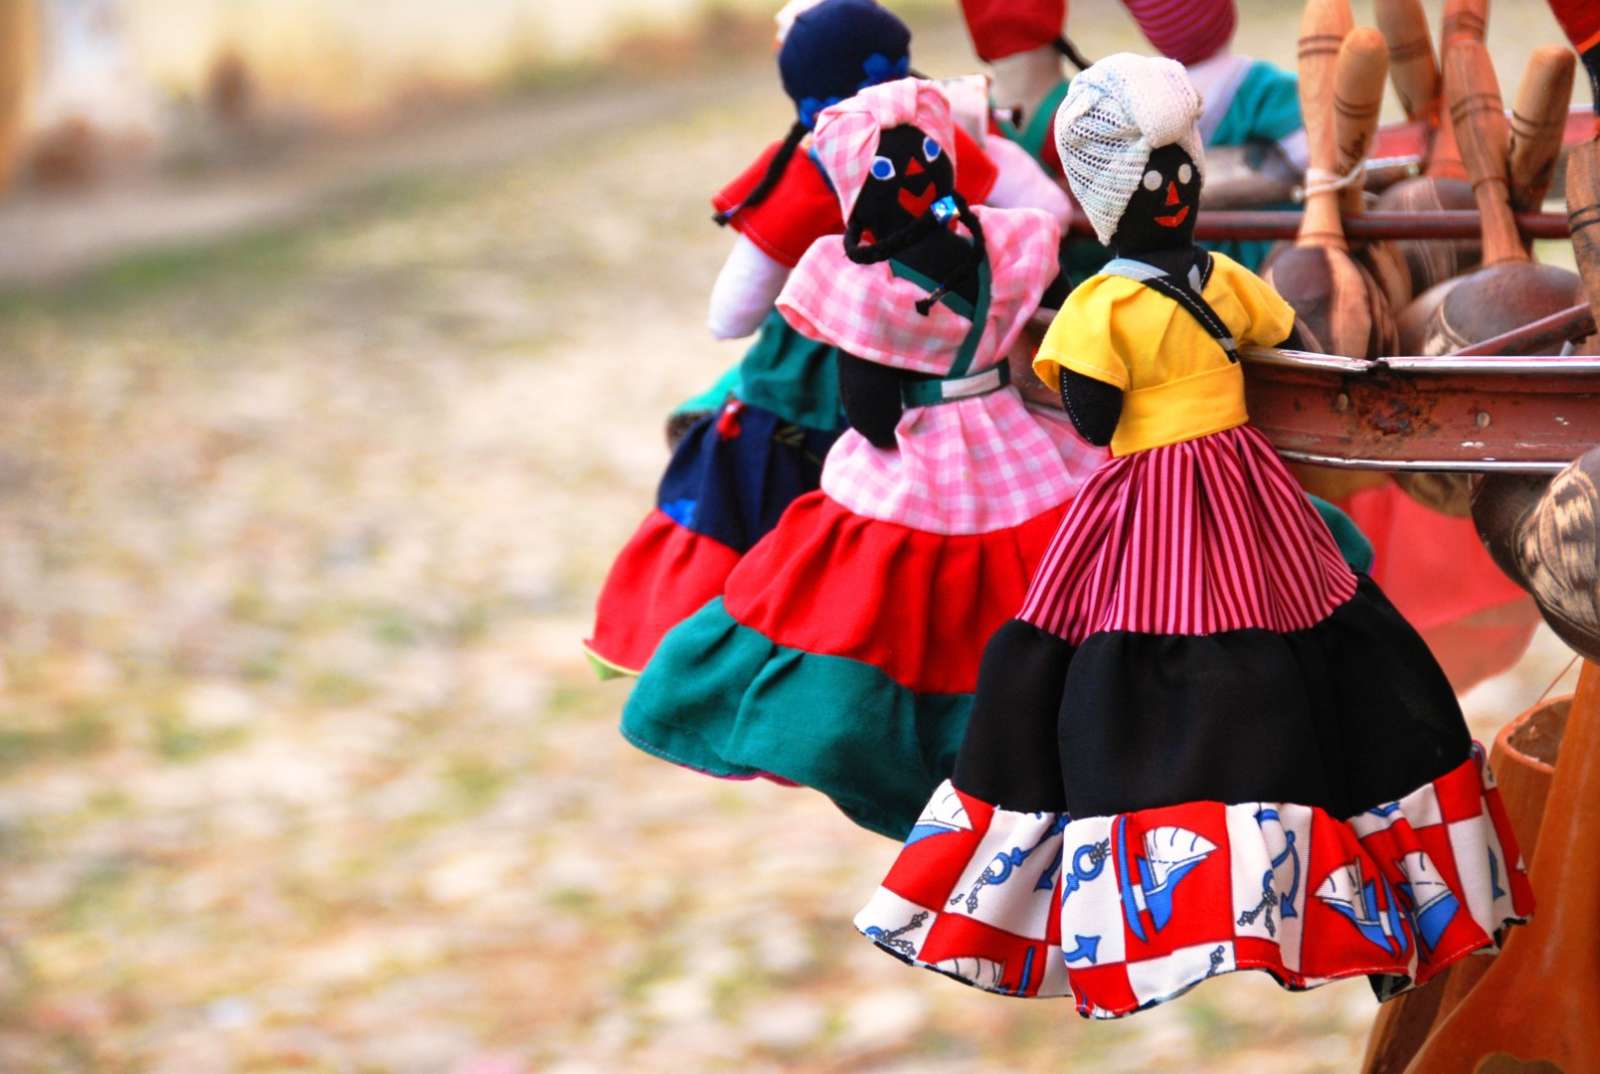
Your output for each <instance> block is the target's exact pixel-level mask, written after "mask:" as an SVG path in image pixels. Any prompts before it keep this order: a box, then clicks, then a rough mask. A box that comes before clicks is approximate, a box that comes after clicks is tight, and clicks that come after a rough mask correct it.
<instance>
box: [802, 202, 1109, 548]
mask: <svg viewBox="0 0 1600 1074" xmlns="http://www.w3.org/2000/svg"><path fill="white" fill-rule="evenodd" d="M973 212H974V213H976V214H977V215H978V219H979V221H980V222H981V223H982V224H983V233H984V240H985V245H986V247H987V250H988V255H989V264H990V266H991V273H992V276H991V284H990V296H989V309H988V317H987V321H986V324H985V326H984V331H983V334H982V336H981V338H980V339H979V341H978V346H977V351H976V353H975V355H974V357H973V361H972V365H971V368H970V369H969V371H968V372H969V374H976V373H980V372H982V371H983V370H985V369H989V368H992V367H994V366H996V365H999V364H1000V363H1001V362H1003V361H1005V355H1006V352H1007V351H1008V350H1009V348H1010V347H1011V345H1012V343H1013V342H1014V341H1015V339H1016V337H1017V334H1018V333H1019V332H1020V331H1021V330H1022V327H1023V325H1024V324H1025V323H1026V321H1027V320H1028V318H1029V317H1030V316H1031V315H1032V314H1033V312H1034V310H1035V308H1037V306H1038V304H1039V296H1040V295H1041V294H1043V293H1044V289H1045V287H1046V286H1047V285H1048V284H1049V282H1050V280H1051V279H1053V278H1054V276H1055V274H1056V270H1057V239H1058V231H1057V227H1056V222H1055V220H1054V219H1052V218H1051V217H1050V216H1049V215H1048V214H1047V213H1044V212H1041V211H1040V210H1037V209H991V208H987V207H985V206H976V207H974V209H973ZM926 294H927V292H926V291H925V290H924V289H923V287H922V286H920V285H919V284H917V283H914V282H912V281H911V280H908V279H902V278H900V277H898V276H896V275H895V274H894V272H893V270H892V269H891V268H890V265H889V264H888V263H887V262H883V263H879V264H874V265H859V264H856V263H855V262H854V261H851V260H850V259H849V258H848V257H847V256H846V255H845V252H844V242H843V239H842V238H840V237H839V236H829V237H827V238H824V239H819V240H818V241H817V242H815V243H813V244H812V246H811V248H810V249H809V250H807V251H806V254H805V256H804V257H803V258H801V260H800V264H799V265H798V266H796V267H795V270H794V272H793V273H792V274H791V275H790V277H789V281H788V283H787V284H786V285H785V287H784V289H783V292H782V294H780V295H779V296H778V303H777V305H778V309H779V311H781V312H782V314H783V316H784V317H785V318H786V319H787V320H788V322H789V323H790V324H791V325H793V326H794V327H795V329H796V330H797V331H799V332H801V333H803V334H805V335H807V336H809V337H810V338H812V339H820V340H823V341H825V342H828V343H831V344H833V345H834V346H836V347H839V348H840V349H841V350H844V351H846V352H848V353H850V354H853V355H856V356H857V357H860V358H864V359H866V360H867V361H871V362H878V363H881V364H883V365H888V366H893V367H895V368H897V369H909V370H912V371H915V372H918V373H930V374H934V375H936V376H943V375H946V374H948V373H949V372H950V368H951V365H952V363H953V362H954V360H955V357H956V353H957V351H958V350H959V349H960V347H961V344H962V341H963V340H964V339H965V338H966V336H967V333H968V330H969V328H970V327H971V322H969V321H968V320H967V319H966V318H965V317H963V316H961V315H960V314H959V313H957V312H955V311H954V310H952V309H949V308H948V307H946V306H945V305H943V304H936V305H935V306H934V307H933V308H932V310H931V311H930V312H929V313H928V315H927V316H926V317H924V316H922V315H921V314H919V313H918V312H917V311H916V308H915V306H914V303H915V302H916V301H917V300H918V299H920V298H923V297H925V295H926ZM895 440H896V441H897V443H898V446H897V447H896V448H892V449H881V448H875V447H873V446H872V444H871V443H869V442H868V441H867V439H866V438H865V437H864V436H862V435H861V434H860V433H858V432H856V431H854V430H847V431H846V432H845V433H844V435H843V436H841V437H840V438H839V440H838V441H837V442H835V444H834V446H833V449H832V450H831V451H830V452H829V453H828V458H827V461H826V463H825V464H824V466H823V470H822V491H823V492H825V493H826V494H827V495H828V496H829V497H831V498H832V499H833V500H835V501H836V502H838V503H839V504H840V505H841V506H843V507H844V508H846V509H847V510H849V511H851V512H852V513H854V514H858V515H862V516H865V517H868V518H874V519H880V520H882V521H884V522H896V523H900V524H902V525H906V526H910V527H913V528H915V529H919V530H925V531H928V532H932V533H945V534H970V533H988V532H991V531H993V530H998V529H1005V528H1009V527H1012V526H1016V525H1019V524H1021V523H1023V522H1025V521H1027V520H1028V519H1030V518H1033V517H1035V516H1037V515H1039V514H1040V513H1042V512H1044V511H1048V510H1051V509H1053V508H1056V507H1059V506H1060V505H1061V504H1063V503H1064V502H1066V501H1067V500H1068V499H1070V498H1071V497H1072V496H1073V494H1074V493H1075V492H1076V491H1077V489H1078V488H1079V486H1080V485H1082V483H1083V482H1084V480H1085V479H1087V477H1088V476H1089V475H1090V474H1091V473H1093V472H1094V470H1095V469H1096V468H1097V467H1098V466H1099V465H1100V464H1101V462H1103V461H1104V460H1105V452H1104V451H1103V450H1101V449H1099V448H1095V447H1092V446H1090V445H1089V444H1088V443H1086V442H1085V441H1084V440H1082V439H1081V438H1080V437H1079V436H1078V435H1077V433H1076V432H1075V431H1074V430H1073V429H1072V427H1071V425H1070V423H1069V422H1068V421H1067V419H1066V417H1065V415H1059V416H1058V415H1055V414H1054V413H1049V412H1041V411H1035V410H1033V409H1031V408H1030V407H1028V405H1027V404H1026V403H1024V402H1023V400H1022V396H1021V395H1019V394H1018V393H1017V390H1016V389H1015V388H1013V387H1010V386H1007V387H1004V388H1001V389H1000V390H998V391H992V392H989V393H988V394H986V395H979V396H974V397H972V398H966V399H959V400H955V401H948V402H942V403H938V404H935V405H932V406H922V407H912V408H908V409H907V410H906V411H905V413H904V414H902V415H901V418H900V424H899V425H898V426H897V427H896V429H895Z"/></svg>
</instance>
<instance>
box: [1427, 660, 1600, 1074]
mask: <svg viewBox="0 0 1600 1074" xmlns="http://www.w3.org/2000/svg"><path fill="white" fill-rule="evenodd" d="M1509 738H1510V739H1511V741H1512V744H1514V745H1515V747H1516V748H1518V749H1528V750H1533V749H1539V748H1545V747H1547V745H1548V739H1549V736H1548V735H1541V734H1539V733H1538V731H1537V729H1535V730H1532V731H1529V732H1528V733H1527V734H1526V736H1525V737H1523V738H1520V739H1519V738H1517V732H1516V731H1513V732H1512V734H1511V736H1509ZM1545 752H1546V753H1548V749H1547V748H1545ZM1540 759H1541V760H1543V758H1540ZM1510 771H1511V769H1510V768H1508V769H1507V774H1508V775H1509V774H1510ZM1512 782H1513V784H1514V783H1515V782H1516V780H1515V779H1513V781H1512ZM1597 860H1600V666H1596V665H1595V664H1592V663H1589V662H1587V661H1586V662H1585V663H1584V666H1583V674H1582V676H1581V678H1580V679H1579V680H1578V692H1577V694H1576V695H1575V696H1574V697H1573V699H1572V702H1571V705H1570V706H1569V709H1568V716H1567V726H1566V730H1565V734H1564V736H1563V738H1562V740H1561V757H1560V762H1559V763H1558V764H1557V765H1556V769H1555V773H1554V776H1553V778H1552V780H1551V783H1550V792H1549V797H1548V799H1547V801H1546V806H1545V820H1544V823H1543V824H1542V825H1541V826H1540V830H1539V835H1538V847H1537V850H1536V851H1535V852H1534V854H1533V872H1532V880H1533V887H1534V893H1535V896H1536V898H1537V899H1538V905H1537V907H1536V908H1535V911H1534V917H1533V921H1532V922H1531V923H1530V924H1527V925H1524V926H1521V927H1519V928H1514V929H1512V930H1511V935H1510V938H1509V939H1508V940H1507V942H1506V946H1505V950H1504V951H1503V952H1502V953H1501V954H1500V956H1499V957H1498V958H1496V959H1495V960H1494V962H1493V964H1492V965H1490V967H1489V969H1488V971H1487V972H1486V973H1484V975H1483V979H1482V980H1481V981H1479V982H1478V984H1477V987H1475V988H1473V989H1472V991H1471V992H1470V993H1468V995H1467V996H1466V998H1465V999H1463V1000H1462V1001H1461V1003H1460V1004H1459V1005H1458V1006H1457V1007H1456V1008H1455V1010H1453V1011H1452V1012H1450V1014H1449V1015H1448V1016H1447V1017H1446V1018H1445V1019H1444V1020H1443V1021H1442V1022H1441V1023H1440V1024H1439V1026H1438V1028H1437V1029H1435V1030H1434V1031H1433V1033H1432V1034H1431V1035H1430V1036H1429V1037H1428V1040H1427V1043H1425V1044H1424V1045H1423V1047H1422V1050H1421V1051H1420V1052H1419V1053H1418V1054H1417V1057H1416V1059H1415V1060H1414V1061H1413V1062H1412V1064H1411V1065H1410V1066H1409V1067H1408V1068H1407V1072H1408V1074H1462V1072H1471V1071H1481V1070H1485V1069H1496V1070H1498V1069H1502V1068H1505V1069H1511V1070H1525V1069H1530V1067H1529V1066H1528V1065H1529V1064H1537V1063H1546V1064H1554V1067H1555V1069H1556V1070H1558V1071H1561V1072H1564V1074H1585V1072H1600V1016H1597V1015H1600V951H1597V950H1596V947H1595V937H1596V935H1600V885H1597V884H1596V883H1595V878H1594V865H1595V862H1596V861H1597ZM1485 1064H1487V1066H1485ZM1507 1064H1510V1065H1509V1067H1508V1066H1507ZM1519 1064H1520V1065H1519ZM1532 1069H1548V1068H1540V1067H1537V1066H1535V1067H1532Z"/></svg>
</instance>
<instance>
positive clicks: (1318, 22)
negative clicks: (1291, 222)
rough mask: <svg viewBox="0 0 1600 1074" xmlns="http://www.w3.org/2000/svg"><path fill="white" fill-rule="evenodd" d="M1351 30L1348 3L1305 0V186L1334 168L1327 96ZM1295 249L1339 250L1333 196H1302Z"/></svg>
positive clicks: (1300, 47)
mask: <svg viewBox="0 0 1600 1074" xmlns="http://www.w3.org/2000/svg"><path fill="white" fill-rule="evenodd" d="M1354 25H1355V19H1354V18H1353V17H1352V16H1351V14H1350V3H1349V0H1306V6H1305V10H1304V11H1303V12H1301V15H1300V39H1299V41H1298V42H1297V54H1298V56H1299V69H1300V114H1301V117H1302V118H1303V119H1304V120H1305V125H1306V149H1307V157H1308V159H1309V163H1310V168H1309V169H1308V174H1307V186H1308V187H1310V186H1313V185H1315V184H1316V183H1317V182H1318V179H1317V176H1319V175H1320V176H1322V177H1323V181H1325V180H1326V177H1328V176H1330V175H1331V174H1332V173H1333V170H1334V168H1335V166H1336V165H1337V163H1338V149H1337V147H1336V146H1335V144H1334V131H1333V96H1334V68H1335V67H1336V66H1337V63H1338V57H1339V46H1340V45H1342V44H1343V43H1344V38H1345V35H1346V34H1348V33H1349V32H1350V30H1351V28H1352V27H1353V26H1354ZM1296 242H1297V244H1298V245H1301V246H1334V247H1338V248H1339V249H1341V250H1342V249H1345V241H1344V229H1343V228H1341V227H1340V226H1339V194H1338V191H1335V190H1324V191H1320V192H1318V193H1308V194H1307V195H1306V212H1305V216H1303V217H1302V218H1301V220H1300V236H1299V238H1298V239H1297V240H1296Z"/></svg>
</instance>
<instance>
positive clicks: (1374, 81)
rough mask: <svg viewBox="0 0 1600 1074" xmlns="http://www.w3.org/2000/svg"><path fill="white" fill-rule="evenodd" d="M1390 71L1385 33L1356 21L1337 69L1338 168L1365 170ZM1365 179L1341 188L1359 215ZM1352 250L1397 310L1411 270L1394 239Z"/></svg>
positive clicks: (1343, 205)
mask: <svg viewBox="0 0 1600 1074" xmlns="http://www.w3.org/2000/svg"><path fill="white" fill-rule="evenodd" d="M1388 73H1389V47H1388V44H1387V42H1385V40H1384V37H1383V34H1381V33H1379V32H1378V31H1377V30H1375V29H1373V28H1372V27H1370V26H1358V27H1356V28H1355V29H1354V30H1351V31H1350V33H1349V34H1347V35H1346V36H1345V39H1344V44H1342V45H1341V46H1340V52H1339V60H1338V62H1337V64H1336V65H1335V68H1334V87H1333V141H1334V145H1335V147H1336V148H1337V150H1338V157H1337V159H1336V162H1335V164H1334V170H1335V171H1337V172H1338V173H1339V174H1340V175H1344V176H1357V175H1358V172H1362V171H1364V169H1365V163H1366V158H1367V153H1368V151H1369V150H1370V148H1371V146H1372V137H1373V135H1374V134H1376V133H1377V130H1378V113H1379V112H1380V111H1382V109H1383V84H1384V80H1385V79H1386V78H1387V77H1388ZM1365 186H1366V184H1364V183H1363V182H1361V181H1360V179H1359V177H1358V178H1357V179H1356V181H1353V182H1350V183H1349V184H1348V185H1346V186H1345V187H1344V189H1343V190H1341V191H1340V192H1339V211H1340V213H1341V214H1343V215H1345V216H1355V215H1359V214H1360V213H1362V212H1364V211H1365V210H1366V189H1365ZM1350 253H1351V255H1352V256H1354V257H1355V259H1356V261H1357V263H1358V264H1360V265H1361V267H1362V268H1364V269H1366V270H1367V272H1368V273H1370V274H1371V275H1372V278H1373V279H1374V280H1375V281H1377V284H1378V288H1379V290H1380V291H1382V293H1383V297H1384V301H1385V304H1386V305H1388V306H1389V308H1390V310H1391V311H1393V310H1395V309H1398V308H1399V306H1398V305H1395V303H1397V302H1398V303H1400V304H1404V303H1405V302H1407V301H1408V300H1409V299H1410V298H1411V272H1410V270H1409V269H1408V268H1407V267H1406V264H1405V261H1404V260H1403V259H1402V258H1401V257H1400V255H1399V253H1398V251H1397V250H1396V249H1395V247H1394V245H1393V244H1391V243H1383V242H1364V243H1359V244H1355V245H1353V246H1352V248H1351V250H1350Z"/></svg>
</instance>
